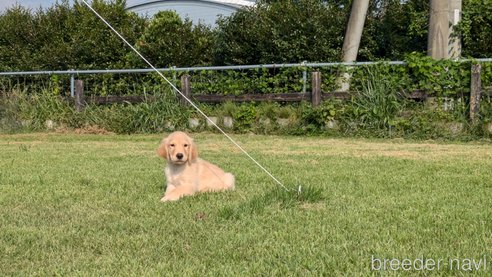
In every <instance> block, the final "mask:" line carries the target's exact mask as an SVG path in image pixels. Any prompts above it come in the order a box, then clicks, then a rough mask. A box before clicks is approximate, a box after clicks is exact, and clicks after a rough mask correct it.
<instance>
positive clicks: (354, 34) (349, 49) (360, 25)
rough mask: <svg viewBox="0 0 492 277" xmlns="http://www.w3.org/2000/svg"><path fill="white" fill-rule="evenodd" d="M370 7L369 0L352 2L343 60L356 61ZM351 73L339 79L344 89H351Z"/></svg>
mask: <svg viewBox="0 0 492 277" xmlns="http://www.w3.org/2000/svg"><path fill="white" fill-rule="evenodd" d="M368 8H369V0H354V1H353V2H352V10H351V12H350V18H349V21H348V24H347V30H346V32H345V38H344V39H343V48H342V55H343V56H342V61H343V62H355V61H356V60H357V53H358V52H359V45H360V40H361V38H362V31H363V30H364V22H365V19H366V15H367V9H368ZM349 79H350V75H349V74H348V73H345V74H344V76H343V78H342V80H340V81H339V83H340V85H341V90H342V91H347V90H348V89H349Z"/></svg>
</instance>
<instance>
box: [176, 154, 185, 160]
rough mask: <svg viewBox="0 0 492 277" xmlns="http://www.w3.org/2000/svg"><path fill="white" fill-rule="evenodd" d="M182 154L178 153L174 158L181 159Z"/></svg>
mask: <svg viewBox="0 0 492 277" xmlns="http://www.w3.org/2000/svg"><path fill="white" fill-rule="evenodd" d="M183 156H184V155H183V153H178V154H176V159H178V160H182V159H183Z"/></svg>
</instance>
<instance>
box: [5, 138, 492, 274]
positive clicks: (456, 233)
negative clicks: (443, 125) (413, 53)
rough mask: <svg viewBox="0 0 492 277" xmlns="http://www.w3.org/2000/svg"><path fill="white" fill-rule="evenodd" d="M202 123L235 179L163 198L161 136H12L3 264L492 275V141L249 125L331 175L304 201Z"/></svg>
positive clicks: (296, 160) (68, 269) (302, 165)
mask: <svg viewBox="0 0 492 277" xmlns="http://www.w3.org/2000/svg"><path fill="white" fill-rule="evenodd" d="M193 137H195V141H196V142H197V143H198V147H199V149H200V155H201V157H202V158H204V159H207V160H209V161H212V162H214V163H216V164H218V165H220V166H221V167H222V168H224V169H225V170H227V171H230V172H233V173H234V174H235V175H236V190H235V191H233V192H225V193H209V194H201V195H198V196H194V197H189V198H185V199H183V200H180V201H178V202H175V203H161V202H159V199H160V197H161V196H162V194H163V191H164V187H163V186H164V176H163V167H164V161H163V160H161V159H159V158H158V157H157V155H156V154H155V149H156V147H157V146H158V144H159V142H160V140H161V138H162V136H158V135H134V136H122V135H121V136H120V135H75V134H22V135H0V275H115V276H119V275H136V276H140V275H150V276H152V275H178V276H189V275H195V276H203V275H212V276H235V275H244V276H260V275H263V276H272V275H276V276H288V275H300V276H306V275H328V276H330V275H333V276H340V275H347V276H367V275H371V274H373V275H380V274H383V275H388V274H389V275H399V274H403V273H406V274H411V275H424V274H430V275H442V276H456V275H460V274H462V273H466V272H468V269H470V266H471V265H472V264H471V262H477V265H479V266H478V267H477V268H478V269H474V270H473V271H472V272H474V273H476V274H479V275H483V276H490V275H491V274H492V145H491V144H484V143H467V144H444V143H435V142H405V141H401V140H359V139H330V138H320V137H313V138H310V137H309V138H306V137H268V136H256V135H234V138H236V139H237V140H238V141H239V143H240V144H241V145H243V146H244V147H245V148H246V149H247V150H248V151H249V152H250V153H251V154H252V155H253V156H254V157H256V158H257V159H258V160H259V162H260V163H262V164H263V165H265V166H266V167H267V168H268V169H269V170H270V171H271V172H272V173H273V174H274V175H275V176H276V177H277V178H279V179H280V180H281V181H283V182H284V183H285V184H286V185H288V186H289V187H293V186H295V185H297V184H302V185H303V186H304V187H305V188H308V187H310V188H312V189H313V190H321V196H322V199H318V200H316V199H308V200H313V201H314V200H316V201H314V202H313V201H310V202H302V201H300V202H299V201H297V202H289V201H288V199H286V198H285V197H283V196H279V195H280V194H281V193H276V191H277V192H278V190H279V189H278V186H277V185H276V184H275V183H274V182H273V181H272V180H271V179H270V178H269V177H268V176H267V175H266V174H264V173H263V172H262V171H261V170H260V169H259V168H258V167H257V166H256V165H255V164H253V163H252V162H251V161H250V160H248V159H247V158H246V157H245V156H244V155H243V154H242V153H241V152H240V151H239V150H237V149H236V148H234V147H233V146H232V145H231V143H230V142H228V141H227V140H226V139H225V138H224V137H222V136H220V135H217V134H203V133H202V134H194V135H193ZM484 255H485V260H484ZM384 259H387V260H390V259H393V269H395V268H396V269H397V270H392V269H391V268H390V263H389V262H388V263H386V270H383V269H382V267H383V265H382V263H383V261H384ZM405 259H408V260H409V261H413V267H412V268H410V270H408V271H407V270H404V269H408V268H409V267H408V266H406V267H404V266H402V265H400V267H399V268H398V267H397V266H396V263H397V262H398V261H400V262H401V263H404V262H405V261H404V260H405ZM418 259H423V260H425V261H426V262H427V263H429V261H431V260H433V261H435V262H436V264H437V262H438V261H439V259H441V264H440V266H439V268H437V265H436V266H435V267H434V268H431V267H430V266H429V264H428V268H427V269H422V268H421V267H420V266H419V264H418ZM451 259H458V260H454V262H451ZM416 260H417V262H415V261H416ZM472 260H473V261H472ZM378 261H381V263H379V262H378ZM479 261H482V263H481V264H478V262H479ZM483 261H485V262H487V264H486V267H484V265H485V264H484V263H483ZM405 263H406V262H405ZM378 266H379V268H378ZM458 266H459V268H458ZM373 269H379V270H373Z"/></svg>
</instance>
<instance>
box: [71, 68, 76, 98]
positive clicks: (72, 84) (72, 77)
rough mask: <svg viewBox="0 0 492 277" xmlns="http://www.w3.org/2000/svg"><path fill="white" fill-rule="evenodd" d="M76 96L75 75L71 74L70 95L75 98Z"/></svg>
mask: <svg viewBox="0 0 492 277" xmlns="http://www.w3.org/2000/svg"><path fill="white" fill-rule="evenodd" d="M72 70H73V69H72ZM74 96H75V75H74V74H70V97H72V98H73V97H74Z"/></svg>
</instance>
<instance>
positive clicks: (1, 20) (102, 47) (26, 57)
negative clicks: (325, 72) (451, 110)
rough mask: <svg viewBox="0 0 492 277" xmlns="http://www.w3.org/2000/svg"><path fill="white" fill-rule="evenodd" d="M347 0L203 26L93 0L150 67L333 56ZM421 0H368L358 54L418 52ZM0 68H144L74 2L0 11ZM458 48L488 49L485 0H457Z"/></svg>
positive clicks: (423, 33) (259, 11)
mask: <svg viewBox="0 0 492 277" xmlns="http://www.w3.org/2000/svg"><path fill="white" fill-rule="evenodd" d="M351 2H352V0H330V1H328V0H275V1H274V0H259V1H258V2H257V5H256V6H254V7H249V8H244V9H241V10H239V11H238V12H236V13H235V14H233V15H232V16H230V17H223V18H220V19H219V20H218V24H217V27H215V29H211V28H210V27H207V26H203V25H200V24H198V25H193V24H192V22H191V21H190V20H189V19H181V18H179V17H178V15H177V14H176V13H174V12H160V13H158V14H156V15H155V16H154V17H153V18H144V17H139V16H138V15H136V14H134V13H131V12H128V11H127V10H125V5H126V2H125V1H124V0H110V1H107V0H94V1H92V6H93V7H94V8H95V9H96V10H97V11H98V12H99V13H100V14H101V15H102V16H103V17H104V18H106V19H107V20H108V21H109V22H111V24H112V25H113V26H114V27H115V28H116V29H117V30H119V31H120V32H121V33H122V34H123V36H124V37H125V38H127V40H128V41H129V42H131V43H134V44H135V46H136V47H137V48H138V49H139V50H140V51H141V52H142V53H143V54H144V56H146V57H147V58H148V59H149V60H150V61H151V62H152V63H154V64H155V65H156V66H159V67H169V66H197V65H230V64H261V63H298V62H302V61H309V62H333V61H339V60H340V54H341V47H342V44H343V36H344V33H345V28H346V23H347V21H348V18H349V13H350V7H351ZM428 13H429V3H428V0H406V1H401V0H371V2H370V10H369V12H368V15H367V18H366V23H365V26H364V32H363V37H362V41H361V45H360V50H359V57H358V60H360V61H363V60H373V61H374V60H403V59H404V58H405V56H406V55H407V54H408V53H411V52H419V53H425V49H426V45H427V43H426V41H427V30H428V23H427V22H428V17H429V15H428ZM0 30H1V32H0V70H2V71H15V70H66V69H91V68H122V67H145V66H146V65H145V64H143V63H142V61H141V60H140V59H139V58H138V57H136V56H135V55H134V54H133V53H132V51H131V50H130V49H129V48H128V47H126V46H125V45H124V43H123V42H122V41H121V40H120V39H119V38H118V37H117V36H116V35H114V34H113V33H112V32H111V31H110V30H109V29H108V27H107V26H105V25H104V24H103V23H102V22H101V21H100V19H98V18H97V17H96V16H94V14H93V13H92V12H91V11H90V10H89V9H87V8H86V7H85V5H83V4H82V3H81V2H79V1H77V0H75V1H74V2H73V3H72V4H71V2H69V1H68V0H61V2H58V3H56V4H55V5H53V6H52V7H51V8H48V9H45V10H42V9H38V10H30V9H26V8H23V7H22V6H19V5H17V6H14V7H12V8H10V9H7V10H6V11H4V12H3V13H0ZM457 30H458V31H457V33H456V35H459V36H461V38H462V42H463V55H464V56H466V57H468V56H471V57H475V58H481V57H491V56H492V38H491V36H490V34H491V33H492V0H463V19H462V20H461V23H460V25H459V28H457Z"/></svg>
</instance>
